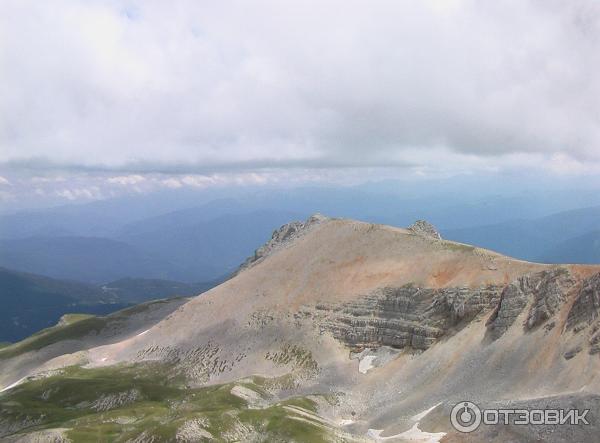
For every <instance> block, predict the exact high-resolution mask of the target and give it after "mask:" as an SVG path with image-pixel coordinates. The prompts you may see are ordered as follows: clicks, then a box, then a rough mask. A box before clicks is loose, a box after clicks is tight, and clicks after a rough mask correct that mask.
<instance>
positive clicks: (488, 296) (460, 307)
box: [317, 286, 501, 351]
mask: <svg viewBox="0 0 600 443" xmlns="http://www.w3.org/2000/svg"><path fill="white" fill-rule="evenodd" d="M500 290H501V288H500V287H496V286H489V287H485V288H480V289H477V290H472V289H468V288H446V289H428V288H416V287H413V286H404V287H400V288H383V289H381V290H379V291H377V292H375V293H373V294H369V295H366V296H364V297H362V298H361V299H360V300H358V301H356V302H352V303H346V304H343V305H318V306H317V310H319V311H321V313H322V316H321V317H322V318H323V323H322V327H324V328H325V329H326V330H328V331H330V332H331V333H332V335H333V336H334V337H335V338H337V339H338V340H340V341H342V342H344V343H345V344H346V345H347V346H349V347H350V348H352V349H353V350H356V351H360V350H362V349H365V348H377V347H380V346H390V347H392V348H397V349H401V348H407V347H410V348H413V349H419V350H425V349H427V348H429V347H430V346H431V345H432V344H433V343H435V341H436V340H438V339H439V338H440V337H442V336H443V335H445V334H447V333H448V332H449V331H450V330H451V329H452V328H454V327H456V326H457V325H459V324H460V323H461V322H462V321H463V320H470V319H473V318H474V317H476V316H477V315H478V314H480V313H481V312H483V311H487V310H490V309H492V308H493V306H494V305H495V303H497V302H498V300H499V298H500Z"/></svg>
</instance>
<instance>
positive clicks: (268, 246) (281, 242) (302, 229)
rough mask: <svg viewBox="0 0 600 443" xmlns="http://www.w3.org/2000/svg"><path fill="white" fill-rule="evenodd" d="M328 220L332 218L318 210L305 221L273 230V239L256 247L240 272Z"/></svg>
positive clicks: (294, 222) (291, 223) (287, 224)
mask: <svg viewBox="0 0 600 443" xmlns="http://www.w3.org/2000/svg"><path fill="white" fill-rule="evenodd" d="M328 220H330V218H329V217H327V216H325V215H323V214H320V213H318V212H317V213H315V214H313V215H311V216H310V217H308V218H307V219H306V221H304V222H302V221H293V222H290V223H286V224H284V225H283V226H281V227H280V228H279V229H276V230H275V231H273V235H271V239H270V240H269V241H267V242H266V243H265V244H264V245H262V246H261V247H260V248H258V249H256V250H255V251H254V255H251V256H250V257H248V258H247V259H246V261H245V262H244V263H243V264H242V265H241V266H240V268H239V270H238V272H240V271H243V270H244V269H247V268H250V267H252V266H254V265H255V264H257V263H259V262H260V261H262V260H263V259H265V258H266V257H267V256H269V255H271V254H272V253H273V252H275V251H276V250H279V249H281V248H282V247H284V246H286V245H288V244H289V243H291V242H292V241H293V240H295V239H296V238H298V237H301V236H303V235H304V234H306V233H307V232H308V231H310V230H311V229H312V228H313V227H314V226H316V225H319V224H321V223H323V222H325V221H328Z"/></svg>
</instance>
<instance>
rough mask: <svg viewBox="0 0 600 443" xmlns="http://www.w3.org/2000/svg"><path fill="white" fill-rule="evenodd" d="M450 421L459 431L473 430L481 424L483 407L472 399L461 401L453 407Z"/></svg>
mask: <svg viewBox="0 0 600 443" xmlns="http://www.w3.org/2000/svg"><path fill="white" fill-rule="evenodd" d="M450 422H451V423H452V426H454V429H456V430H457V431H459V432H473V431H474V430H475V429H477V428H478V427H479V425H480V424H481V409H479V406H477V405H476V404H475V403H472V402H470V401H461V402H460V403H457V404H456V406H454V407H453V408H452V412H451V414H450Z"/></svg>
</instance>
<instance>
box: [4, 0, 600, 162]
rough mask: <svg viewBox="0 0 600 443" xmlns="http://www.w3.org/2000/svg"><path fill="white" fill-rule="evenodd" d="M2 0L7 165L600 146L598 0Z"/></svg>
mask: <svg viewBox="0 0 600 443" xmlns="http://www.w3.org/2000/svg"><path fill="white" fill-rule="evenodd" d="M2 10H3V13H2V14H0V64H1V65H2V69H1V70H0V96H2V100H1V101H0V162H1V163H3V164H4V166H5V167H12V168H25V167H29V168H33V169H40V168H41V169H44V168H55V169H76V170H90V171H98V170H109V171H110V170H115V171H139V172H157V171H160V172H169V173H188V172H198V173H210V172H214V171H223V170H253V169H256V170H259V169H263V168H283V169H285V168H339V167H356V166H360V165H364V166H369V167H373V166H391V165H397V166H402V167H413V168H414V167H417V168H418V167H425V168H435V167H439V166H440V163H443V165H444V167H447V168H452V167H455V168H457V169H460V168H464V167H465V165H467V167H472V168H485V167H496V166H497V165H505V164H508V165H518V164H519V163H520V162H522V161H523V159H527V160H529V161H531V159H535V161H537V162H540V163H541V164H546V163H547V164H548V165H549V166H548V167H550V168H553V167H554V168H557V169H559V170H560V169H561V167H562V166H563V165H566V166H565V167H567V168H568V169H569V170H573V171H579V170H580V169H578V165H590V164H597V163H600V149H599V148H600V146H599V142H600V124H599V123H600V100H598V97H600V77H599V76H598V75H597V73H598V72H600V51H598V47H599V43H600V4H599V3H597V2H595V1H592V0H589V1H580V0H575V1H571V2H562V1H561V2H559V1H521V0H520V1H516V0H515V1H508V0H507V1H499V2H478V1H468V0H467V1H460V0H455V1H451V0H449V1H445V0H437V1H424V2H409V1H381V2H375V3H373V2H362V1H352V0H351V1H347V0H346V1H328V2H321V1H303V2H280V1H254V2H229V1H223V2H210V3H209V2H197V1H175V2H158V1H144V2H141V1H140V2H136V1H128V2H120V1H89V0H85V1H84V0H81V1H75V0H72V1H67V0H62V1H61V0H58V1H56V2H37V1H33V0H31V1H16V0H14V1H13V0H8V1H5V2H3V3H2Z"/></svg>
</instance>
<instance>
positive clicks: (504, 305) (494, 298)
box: [316, 267, 600, 355]
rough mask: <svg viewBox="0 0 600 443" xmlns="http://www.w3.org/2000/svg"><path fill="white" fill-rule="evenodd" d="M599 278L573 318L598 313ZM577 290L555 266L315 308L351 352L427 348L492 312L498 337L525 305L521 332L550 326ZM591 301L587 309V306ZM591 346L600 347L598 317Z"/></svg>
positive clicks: (382, 292) (385, 291) (491, 325)
mask: <svg viewBox="0 0 600 443" xmlns="http://www.w3.org/2000/svg"><path fill="white" fill-rule="evenodd" d="M597 280H598V281H596V280H591V281H590V282H588V283H589V284H588V285H587V286H586V287H585V290H582V294H581V297H580V298H581V300H580V302H579V303H580V304H581V307H576V306H574V307H573V310H574V314H573V315H574V318H575V317H576V318H580V319H581V317H582V315H583V314H585V316H586V317H585V321H591V320H592V319H595V318H596V316H597V315H598V312H600V299H599V298H598V294H599V293H598V289H600V276H598V279H597ZM576 289H577V282H576V281H575V279H574V278H573V276H572V275H571V274H570V272H569V271H568V270H567V269H566V268H561V267H557V268H553V269H550V270H545V271H542V272H538V273H535V274H531V275H526V276H523V277H521V278H519V279H518V280H516V281H514V282H512V283H510V284H508V285H506V286H499V285H497V286H487V287H481V288H478V289H471V288H444V289H432V288H417V287H414V286H411V285H407V286H403V287H399V288H398V287H396V288H390V287H388V288H382V289H379V290H377V291H375V292H374V293H371V294H368V295H365V296H363V297H361V298H359V299H358V300H356V301H353V302H350V303H344V304H337V305H336V304H320V305H317V306H316V312H317V317H318V319H319V326H320V327H321V328H322V329H325V330H327V331H329V332H331V334H332V335H333V336H334V337H335V338H337V339H338V340H340V341H342V342H343V343H345V344H346V345H347V346H348V347H350V348H351V349H352V350H354V351H357V352H360V351H361V350H363V349H367V348H371V349H376V348H378V347H381V346H389V347H392V348H396V349H401V348H413V349H419V350H426V349H428V348H429V347H430V346H431V345H432V344H433V343H435V342H436V341H437V340H438V339H439V338H440V337H442V336H445V335H448V334H452V333H453V332H454V331H456V330H458V329H459V328H460V327H461V325H464V324H467V323H468V322H469V321H471V320H473V319H475V318H476V317H478V316H480V315H484V314H487V313H489V312H490V311H491V313H492V314H491V315H490V317H489V319H488V321H487V323H486V326H487V336H488V337H490V338H491V339H493V340H495V339H498V338H500V337H501V336H502V335H503V334H504V333H505V332H506V331H507V330H508V329H509V328H510V327H511V326H512V325H513V324H514V322H515V321H516V319H517V317H518V316H519V315H520V314H521V313H523V312H524V310H525V309H526V308H527V306H529V311H528V312H527V317H526V319H525V321H524V324H523V328H524V330H525V331H529V330H532V329H534V328H537V327H539V326H541V325H543V324H547V325H550V326H549V327H548V328H547V330H549V329H552V327H553V326H554V325H555V324H556V321H557V320H556V319H555V318H554V317H555V314H556V313H557V312H558V311H559V309H560V308H561V307H562V306H563V305H564V303H565V302H566V300H567V298H568V294H569V293H570V292H571V291H574V290H576ZM590 305H591V306H592V309H591V311H590V309H588V308H587V307H589V306H590ZM594 309H596V310H595V311H594ZM594 312H595V314H594ZM551 319H554V320H552V321H548V320H551ZM594 332H595V331H594ZM591 340H592V339H591ZM590 345H591V347H592V349H596V348H598V352H600V322H599V324H598V332H597V334H596V335H594V337H593V343H592V341H590ZM573 355H574V354H573Z"/></svg>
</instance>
